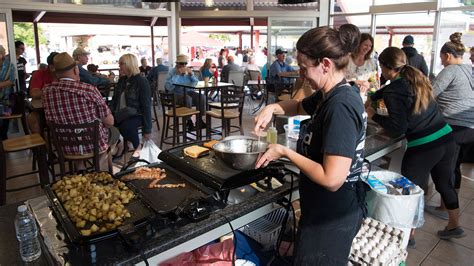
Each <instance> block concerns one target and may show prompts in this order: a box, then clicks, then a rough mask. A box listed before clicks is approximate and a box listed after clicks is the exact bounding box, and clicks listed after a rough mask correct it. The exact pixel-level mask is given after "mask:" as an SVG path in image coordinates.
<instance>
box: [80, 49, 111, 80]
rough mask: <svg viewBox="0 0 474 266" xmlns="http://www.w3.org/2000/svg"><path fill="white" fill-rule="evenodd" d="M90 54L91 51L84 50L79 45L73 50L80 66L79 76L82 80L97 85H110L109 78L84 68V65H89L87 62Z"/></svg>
mask: <svg viewBox="0 0 474 266" xmlns="http://www.w3.org/2000/svg"><path fill="white" fill-rule="evenodd" d="M89 55H90V53H89V52H87V51H86V50H84V48H82V47H77V48H76V49H75V50H74V52H72V56H73V57H74V60H76V63H77V65H78V66H79V71H80V73H79V76H80V78H81V81H82V82H85V83H89V84H91V85H94V86H97V87H105V86H107V85H109V83H110V80H109V79H107V78H104V77H100V76H93V75H91V73H89V71H87V69H85V68H84V66H87V62H88V61H89Z"/></svg>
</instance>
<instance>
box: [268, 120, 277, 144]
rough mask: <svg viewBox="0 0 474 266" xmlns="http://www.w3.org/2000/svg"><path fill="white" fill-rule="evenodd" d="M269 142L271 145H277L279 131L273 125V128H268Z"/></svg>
mask: <svg viewBox="0 0 474 266" xmlns="http://www.w3.org/2000/svg"><path fill="white" fill-rule="evenodd" d="M267 142H268V143H270V144H276V143H277V130H276V128H275V127H274V126H273V123H272V125H271V127H269V128H268V130H267Z"/></svg>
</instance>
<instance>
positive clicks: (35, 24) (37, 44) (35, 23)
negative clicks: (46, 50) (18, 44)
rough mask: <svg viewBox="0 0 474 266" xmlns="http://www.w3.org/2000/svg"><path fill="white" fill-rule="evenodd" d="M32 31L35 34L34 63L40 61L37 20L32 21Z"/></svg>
mask: <svg viewBox="0 0 474 266" xmlns="http://www.w3.org/2000/svg"><path fill="white" fill-rule="evenodd" d="M33 32H34V35H35V50H36V63H37V64H39V63H41V52H40V42H39V36H38V35H39V34H38V22H33Z"/></svg>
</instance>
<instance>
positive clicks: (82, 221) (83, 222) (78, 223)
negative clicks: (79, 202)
mask: <svg viewBox="0 0 474 266" xmlns="http://www.w3.org/2000/svg"><path fill="white" fill-rule="evenodd" d="M84 226H86V221H84V220H80V221H79V222H77V223H76V227H77V228H84Z"/></svg>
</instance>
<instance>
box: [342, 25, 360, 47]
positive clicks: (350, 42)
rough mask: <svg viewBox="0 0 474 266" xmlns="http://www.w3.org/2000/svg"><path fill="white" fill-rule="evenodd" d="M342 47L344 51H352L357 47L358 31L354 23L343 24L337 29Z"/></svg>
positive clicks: (358, 40)
mask: <svg viewBox="0 0 474 266" xmlns="http://www.w3.org/2000/svg"><path fill="white" fill-rule="evenodd" d="M338 34H339V39H340V40H341V44H342V48H343V50H344V52H346V53H352V52H353V51H355V50H356V49H357V47H359V42H360V31H359V28H358V27H357V26H355V25H354V24H343V25H341V27H339V30H338Z"/></svg>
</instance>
